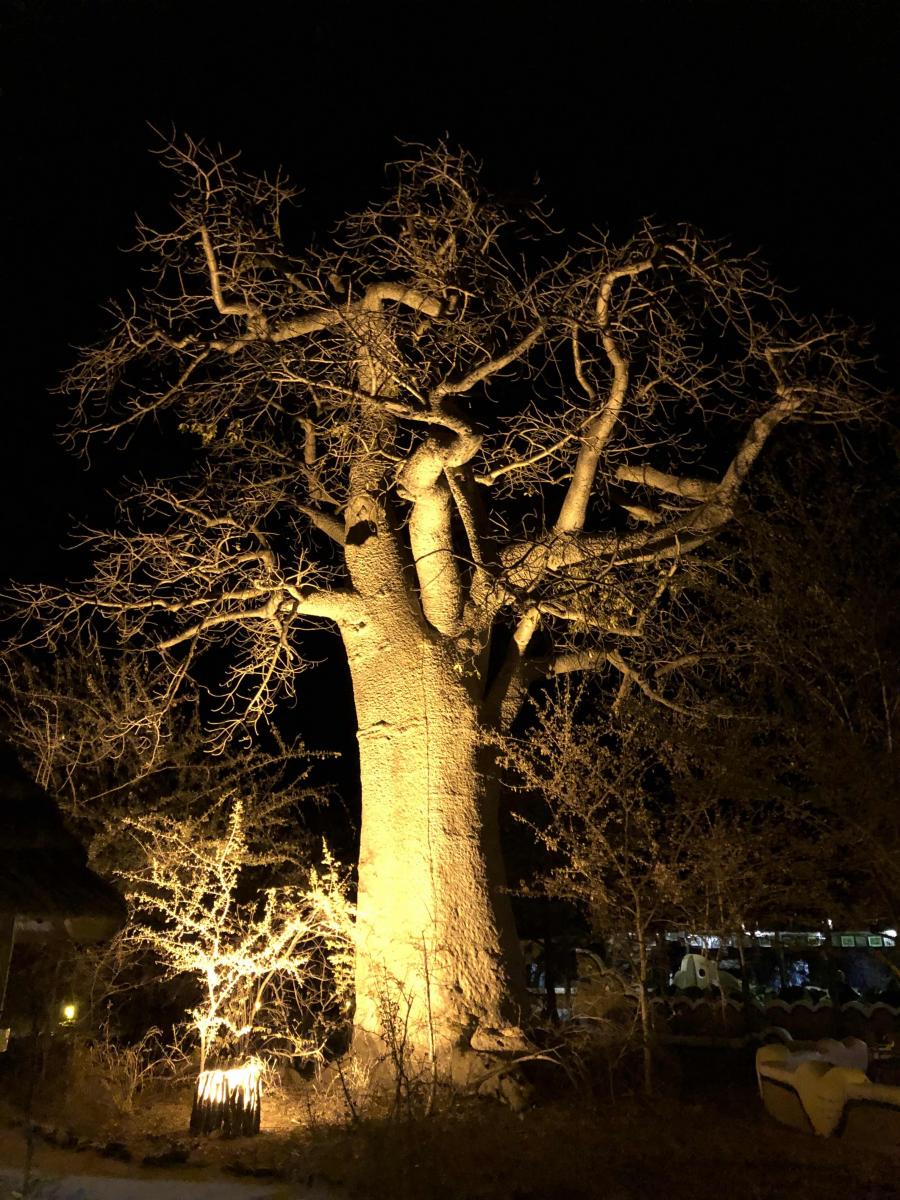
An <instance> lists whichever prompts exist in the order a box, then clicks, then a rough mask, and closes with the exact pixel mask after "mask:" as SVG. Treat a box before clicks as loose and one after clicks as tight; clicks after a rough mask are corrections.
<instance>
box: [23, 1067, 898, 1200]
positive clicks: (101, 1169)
mask: <svg viewBox="0 0 900 1200" xmlns="http://www.w3.org/2000/svg"><path fill="white" fill-rule="evenodd" d="M701 1080H702V1081H705V1082H701ZM88 1108H89V1106H84V1111H83V1112H82V1113H81V1114H79V1113H78V1112H75V1111H70V1112H69V1114H68V1117H69V1119H68V1120H67V1121H66V1122H65V1123H61V1122H59V1121H58V1120H57V1122H56V1124H48V1123H45V1122H43V1121H41V1122H39V1124H40V1129H39V1130H38V1132H37V1133H36V1135H35V1136H34V1139H33V1146H34V1162H33V1170H34V1172H35V1174H37V1175H39V1176H43V1177H47V1176H55V1177H60V1176H66V1175H79V1176H83V1175H93V1176H118V1177H119V1178H123V1179H124V1178H130V1179H135V1178H140V1179H157V1180H163V1179H165V1180H176V1179H180V1180H183V1181H187V1180H216V1179H218V1180H221V1181H223V1183H224V1181H225V1180H229V1181H231V1182H232V1183H233V1182H236V1181H238V1180H242V1181H245V1182H247V1183H251V1182H254V1183H258V1184H260V1185H261V1184H262V1183H264V1182H265V1183H272V1184H278V1185H279V1194H285V1195H289V1194H295V1195H298V1196H300V1195H304V1194H306V1195H309V1194H310V1189H311V1190H312V1192H314V1193H315V1194H317V1195H321V1196H329V1197H331V1196H333V1197H335V1198H341V1200H343V1198H344V1197H346V1198H348V1200H352V1198H354V1197H359V1198H360V1200H363V1198H365V1200H382V1198H384V1200H388V1198H390V1200H580V1198H585V1200H587V1198H594V1197H596V1198H597V1200H645V1198H647V1200H650V1198H653V1200H656V1198H657V1197H659V1198H665V1200H696V1198H697V1196H708V1195H711V1194H712V1195H726V1196H728V1198H729V1200H900V1146H897V1147H884V1148H883V1150H878V1151H863V1150H860V1149H858V1148H856V1147H853V1146H850V1145H848V1144H845V1143H842V1142H840V1141H839V1140H836V1139H835V1140H823V1139H817V1138H814V1137H812V1136H806V1135H803V1134H800V1133H796V1132H794V1131H793V1130H790V1129H787V1128H783V1127H781V1126H779V1125H776V1124H775V1123H774V1122H772V1121H771V1119H770V1118H768V1117H767V1116H766V1115H765V1113H764V1112H763V1111H762V1106H761V1103H760V1100H759V1097H758V1095H757V1094H756V1091H755V1085H754V1083H753V1080H752V1076H751V1075H750V1074H749V1070H748V1066H747V1063H746V1062H745V1061H742V1062H740V1063H729V1064H720V1065H719V1067H718V1068H717V1069H713V1070H711V1069H710V1066H709V1064H708V1063H706V1064H704V1065H703V1070H702V1071H699V1070H698V1063H697V1062H691V1061H689V1062H688V1063H687V1065H686V1069H685V1070H683V1071H682V1072H681V1077H680V1081H679V1083H678V1086H677V1087H674V1088H673V1087H671V1086H669V1087H665V1088H664V1089H663V1094H662V1095H661V1096H660V1097H658V1098H656V1099H654V1100H646V1099H643V1098H640V1097H638V1096H635V1095H632V1096H624V1097H617V1098H616V1101H615V1102H612V1101H611V1100H610V1098H609V1096H608V1095H607V1096H605V1097H604V1096H599V1097H594V1098H591V1097H589V1096H587V1095H585V1096H582V1097H578V1098H574V1097H573V1096H572V1095H571V1094H566V1093H565V1092H564V1091H562V1089H557V1095H556V1097H555V1098H551V1099H546V1098H545V1099H544V1100H543V1101H542V1102H540V1103H538V1104H536V1105H535V1106H533V1107H531V1108H529V1109H527V1110H526V1111H524V1112H522V1113H518V1114H516V1113H513V1112H512V1111H510V1110H509V1109H507V1108H504V1107H501V1106H499V1105H497V1104H496V1103H494V1102H492V1101H476V1100H473V1101H468V1102H464V1103H463V1102H461V1103H458V1104H455V1105H453V1106H452V1107H451V1108H450V1109H449V1110H446V1111H443V1112H441V1113H438V1114H436V1115H434V1116H432V1117H430V1118H418V1119H417V1118H413V1117H411V1116H395V1117H394V1118H392V1119H381V1120H374V1119H370V1120H362V1121H360V1122H359V1123H353V1122H352V1121H350V1120H349V1119H348V1117H347V1114H346V1113H343V1114H341V1113H340V1112H339V1110H337V1109H333V1110H332V1111H331V1114H330V1117H331V1119H330V1122H329V1121H326V1120H324V1119H323V1114H322V1112H321V1108H320V1109H319V1110H318V1111H317V1109H316V1105H315V1104H314V1103H313V1098H312V1097H310V1096H304V1095H303V1094H302V1093H300V1092H295V1093H294V1094H292V1095H291V1096H268V1097H266V1099H265V1100H264V1107H263V1129H262V1132H261V1134H260V1135H259V1136H258V1137H256V1138H239V1139H234V1140H231V1141H227V1140H223V1139H221V1138H219V1137H218V1136H213V1137H208V1138H203V1139H196V1138H190V1137H189V1136H188V1134H187V1121H188V1116H189V1111H190V1101H189V1096H188V1095H184V1096H178V1097H169V1098H167V1099H160V1098H156V1099H152V1098H146V1099H145V1100H144V1101H143V1102H141V1101H140V1100H139V1102H138V1103H137V1105H136V1106H135V1110H134V1112H133V1113H131V1114H129V1115H127V1116H123V1117H121V1118H118V1119H116V1120H111V1121H110V1122H108V1123H107V1124H106V1126H105V1127H103V1128H98V1127H97V1125H96V1124H95V1123H88V1122H86V1120H85V1118H87V1117H88V1116H89V1113H88V1111H87V1109H88ZM341 1116H342V1117H343V1119H341V1120H337V1119H336V1118H339V1117H341ZM78 1138H81V1139H82V1142H81V1143H78V1142H77V1139H78ZM87 1142H90V1143H91V1144H90V1145H87V1144H86V1143H87ZM53 1143H63V1145H59V1144H53ZM77 1144H80V1145H82V1146H83V1148H81V1149H78V1148H76V1145H77ZM25 1147H26V1137H25V1127H24V1126H23V1125H22V1124H21V1118H20V1116H18V1115H17V1114H16V1113H15V1111H14V1110H13V1109H11V1108H10V1107H9V1106H7V1107H6V1108H5V1109H4V1110H3V1111H2V1112H0V1165H3V1166H9V1167H12V1166H19V1165H21V1164H22V1162H23V1160H24V1154H25ZM281 1188H283V1189H284V1192H283V1193H282V1192H281V1191H280V1189H281Z"/></svg>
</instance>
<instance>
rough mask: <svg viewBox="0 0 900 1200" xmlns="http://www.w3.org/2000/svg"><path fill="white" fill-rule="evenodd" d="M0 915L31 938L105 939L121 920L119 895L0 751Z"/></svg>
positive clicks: (42, 795)
mask: <svg viewBox="0 0 900 1200" xmlns="http://www.w3.org/2000/svg"><path fill="white" fill-rule="evenodd" d="M0 916H7V917H8V916H14V917H15V918H16V924H17V926H19V927H22V928H23V929H24V930H27V931H28V932H30V933H31V935H32V936H52V935H53V934H54V933H55V934H61V933H67V934H68V935H69V936H71V937H74V938H75V939H76V941H82V940H83V941H99V940H102V939H103V938H106V937H111V936H112V934H113V933H115V932H116V930H117V929H119V928H120V927H121V925H122V923H123V921H124V919H125V906H124V902H123V900H122V897H121V896H120V895H119V893H118V892H117V891H116V890H115V888H113V887H112V886H111V885H110V884H108V883H107V882H106V881H105V880H104V879H101V878H100V876H99V875H96V874H95V873H94V872H93V871H91V870H90V869H89V868H88V865H87V855H86V854H85V851H84V848H83V847H82V845H81V843H80V842H79V841H78V839H77V838H75V837H74V836H73V835H72V834H71V833H69V831H68V830H67V829H66V827H65V825H64V824H63V820H62V817H61V816H60V813H59V809H58V808H57V806H56V804H55V803H54V801H53V800H52V798H51V797H50V796H49V795H48V794H47V792H45V791H44V789H43V788H41V787H39V786H38V785H37V784H36V783H34V782H33V781H32V780H31V779H29V778H28V777H27V775H25V773H24V772H23V771H22V769H21V767H19V765H18V762H17V761H16V760H15V758H14V757H13V756H12V755H10V754H9V753H8V752H4V751H2V750H0Z"/></svg>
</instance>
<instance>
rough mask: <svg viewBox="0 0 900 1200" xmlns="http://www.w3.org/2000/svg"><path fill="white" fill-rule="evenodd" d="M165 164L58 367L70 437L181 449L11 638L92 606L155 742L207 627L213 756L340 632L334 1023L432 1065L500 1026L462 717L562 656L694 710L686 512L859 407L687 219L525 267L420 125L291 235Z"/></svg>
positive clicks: (248, 191) (478, 790)
mask: <svg viewBox="0 0 900 1200" xmlns="http://www.w3.org/2000/svg"><path fill="white" fill-rule="evenodd" d="M165 158H166V161H167V165H168V166H170V167H171V168H173V169H174V170H175V171H176V172H177V173H178V175H179V177H180V180H181V190H180V192H179V198H178V201H177V204H176V206H175V212H176V216H177V221H176V224H175V227H174V228H173V229H172V230H171V231H164V232H154V231H152V230H148V229H146V228H144V227H142V228H141V248H142V249H143V250H145V251H147V252H149V253H150V254H151V255H152V256H153V259H154V263H155V267H156V269H157V272H158V283H157V284H156V285H155V286H154V287H153V288H151V289H150V290H149V291H148V292H147V293H146V294H145V295H144V296H143V298H142V299H141V301H140V303H135V302H129V305H128V306H127V307H126V308H123V309H122V310H121V311H120V312H119V315H118V323H117V327H116V329H115V330H114V332H113V335H112V337H111V338H110V340H109V341H108V342H107V343H106V344H104V345H103V346H101V347H99V348H97V349H96V350H93V351H88V352H86V353H85V354H84V355H83V357H82V358H81V360H80V361H79V363H78V364H77V366H76V367H75V368H74V370H73V371H72V372H71V374H70V376H69V377H68V379H67V381H66V388H67V390H69V391H70V392H71V393H72V394H73V395H74V396H75V400H76V406H75V416H74V420H73V423H72V425H71V427H70V436H71V438H72V441H73V443H74V444H76V445H78V444H81V443H82V440H83V439H85V438H88V439H90V438H92V437H97V436H98V435H101V436H103V437H107V436H111V435H115V434H117V433H123V434H124V435H125V436H127V437H130V436H131V433H132V432H133V430H134V427H135V426H138V425H140V424H142V423H144V422H145V421H147V420H151V421H154V422H162V424H163V426H164V427H165V428H166V429H167V430H168V431H169V432H170V434H171V435H172V436H176V435H177V434H178V433H181V434H182V435H189V436H194V437H195V438H196V439H197V440H198V449H197V469H196V471H195V472H194V473H193V474H192V475H191V476H190V477H188V476H185V478H183V479H181V480H179V481H176V482H172V481H163V482H156V483H154V482H151V483H148V484H146V485H142V486H140V487H138V488H136V489H134V490H133V492H132V494H131V496H130V501H129V505H128V506H127V507H126V510H125V513H124V515H123V518H122V523H121V525H120V527H119V528H118V529H117V530H115V531H114V532H112V533H109V534H104V533H98V534H97V535H96V536H95V537H94V547H93V548H94V551H95V563H96V568H95V573H94V575H93V577H92V579H91V580H89V581H88V582H87V583H85V584H84V585H83V586H79V587H74V586H73V587H67V588H65V589H62V590H56V591H54V590H52V589H47V588H43V589H37V590H36V591H30V592H28V591H25V590H23V592H22V599H23V604H24V605H25V607H26V612H27V614H28V616H29V617H33V618H36V619H37V628H38V633H37V634H35V632H34V626H32V627H31V631H30V633H29V637H31V638H32V639H34V638H35V637H37V638H38V639H40V638H41V637H42V638H43V639H44V641H45V642H46V643H48V644H53V643H54V642H55V641H56V640H57V639H61V638H66V637H70V636H72V634H73V631H75V630H76V629H78V628H79V627H82V626H83V625H84V624H85V623H90V622H94V621H98V622H99V626H100V628H102V629H109V628H112V629H113V630H114V633H115V638H116V641H117V645H118V646H120V647H125V648H126V649H128V650H134V651H136V652H137V653H138V654H139V655H141V662H142V664H147V667H148V668H149V666H150V664H153V665H154V671H155V674H153V675H152V676H151V679H152V680H153V681H154V682H153V683H152V686H151V692H152V703H151V704H149V705H148V709H147V714H146V718H145V721H144V723H143V725H142V726H141V727H137V726H136V725H135V724H134V723H133V722H132V724H131V725H130V726H129V736H130V737H132V738H133V737H135V736H138V737H141V736H142V737H144V739H145V743H144V744H145V747H146V754H147V756H149V757H151V758H152V756H153V754H154V753H155V745H156V741H155V737H156V730H157V728H158V725H159V722H160V720H161V714H163V713H164V712H166V711H167V710H168V709H170V708H171V706H172V705H173V704H175V703H177V701H178V697H179V695H180V694H181V693H182V691H183V689H184V687H185V686H186V685H190V684H192V683H193V686H195V687H196V686H198V685H201V681H202V686H204V687H207V688H208V687H209V682H208V681H209V673H210V670H211V669H212V668H213V667H214V666H216V665H218V664H221V662H222V661H223V656H222V652H221V647H222V646H223V645H224V646H226V647H228V649H229V650H230V660H229V661H230V663H231V667H230V670H229V671H228V673H227V674H226V675H225V677H224V679H223V680H222V683H221V685H220V687H219V689H218V691H217V703H216V705H215V706H214V711H215V713H216V721H215V723H214V728H213V730H212V735H213V737H214V739H216V740H217V742H218V745H219V746H220V747H221V746H223V745H226V744H229V742H231V741H232V740H233V739H234V738H235V737H236V736H238V735H240V733H241V731H242V730H243V731H246V730H247V728H248V727H249V728H250V729H252V728H254V727H255V726H256V725H257V723H258V722H260V721H262V720H265V719H267V717H268V716H269V714H270V713H271V711H272V709H273V707H274V706H275V705H277V703H278V702H279V701H280V700H281V699H282V698H284V697H285V696H287V697H288V698H290V697H292V696H293V695H294V692H295V689H297V690H299V691H301V693H303V692H304V691H305V689H304V686H303V685H304V675H303V668H304V667H305V666H307V665H309V664H307V663H306V662H305V661H304V657H303V633H304V631H305V630H306V629H307V628H309V626H310V624H311V623H313V624H322V623H325V624H327V625H329V626H330V627H331V628H333V629H335V630H336V631H337V632H338V633H339V634H340V636H341V638H342V640H343V643H344V646H345V648H346V651H347V657H348V660H349V666H350V673H351V676H352V680H353V690H354V697H355V703H356V715H357V721H358V726H359V742H360V756H361V764H362V790H363V820H362V848H361V860H360V870H359V889H360V909H359V952H358V994H357V1017H356V1020H357V1029H358V1037H357V1044H358V1045H359V1046H362V1045H363V1044H367V1045H368V1044H370V1043H371V1041H372V1039H373V1038H375V1039H376V1040H377V1039H378V1038H379V1037H380V1038H381V1039H382V1041H383V1040H384V1038H385V1036H386V1035H390V1036H393V1035H394V1034H395V1033H396V1029H395V1028H393V1026H392V1028H391V1029H388V1028H387V1025H391V1023H393V1025H396V1024H397V1022H400V1024H401V1025H402V1029H403V1036H404V1038H405V1044H407V1045H408V1047H409V1048H410V1049H411V1050H413V1051H414V1052H415V1053H416V1054H417V1055H419V1056H420V1057H424V1058H425V1059H426V1060H429V1061H431V1062H433V1063H434V1064H435V1065H436V1067H439V1068H440V1069H441V1070H445V1069H451V1068H452V1067H453V1062H454V1059H455V1057H456V1058H458V1057H460V1055H463V1056H464V1053H465V1051H467V1050H470V1049H473V1048H476V1049H477V1048H478V1047H480V1046H485V1047H491V1048H496V1047H501V1046H504V1045H505V1046H510V1045H515V1044H517V1043H518V1040H519V1026H520V1014H519V1012H518V1003H517V1002H518V999H519V996H518V990H519V978H520V971H519V966H518V963H517V951H516V948H515V943H514V938H513V936H512V930H511V923H510V920H509V912H508V907H507V905H506V901H505V900H504V898H503V894H502V878H503V877H502V867H501V864H500V857H499V851H498V847H497V830H496V811H495V798H494V787H495V785H496V779H495V774H496V773H495V771H494V770H493V769H492V767H491V765H490V759H489V753H490V752H489V749H488V748H487V743H488V742H489V741H490V737H491V736H492V735H493V733H494V732H495V731H497V730H501V729H503V728H507V727H508V726H509V724H510V722H511V721H512V720H513V719H514V717H515V716H516V714H517V712H518V711H519V710H520V708H521V705H522V703H523V700H524V698H525V696H526V695H527V693H528V689H529V687H530V686H531V685H532V684H533V683H534V682H535V681H536V680H538V679H540V678H547V677H551V676H554V675H558V674H561V673H567V672H575V671H578V672H581V671H591V672H594V673H596V674H597V675H598V676H599V677H600V678H601V679H602V680H603V681H604V682H606V683H607V684H608V685H609V688H610V695H611V697H614V696H615V695H616V694H617V693H618V694H621V693H622V691H623V690H628V689H638V690H640V691H641V692H642V693H643V694H644V695H646V696H647V697H649V698H651V699H653V700H654V701H656V702H657V703H660V704H663V705H667V706H669V707H670V708H673V709H675V710H676V711H679V712H681V711H685V710H686V709H688V708H690V706H691V705H692V703H693V702H694V700H695V698H696V697H697V696H699V695H700V694H701V693H702V692H703V691H704V689H705V686H706V684H707V682H708V680H709V677H710V675H715V674H716V673H717V672H721V671H722V670H723V669H726V668H725V667H723V662H722V660H721V659H720V658H719V656H718V655H717V654H716V653H715V647H711V646H709V645H708V644H707V643H705V642H702V641H701V642H699V643H698V644H696V645H694V644H689V643H687V644H685V643H684V641H683V639H681V635H680V632H679V631H680V629H681V627H682V625H683V624H685V627H686V628H687V627H688V626H690V627H691V628H694V627H695V625H692V624H691V623H684V622H682V621H681V619H680V618H681V616H682V615H683V612H684V608H685V606H690V605H695V606H698V605H699V606H702V603H703V599H702V590H703V586H704V580H705V578H706V574H705V572H706V571H707V568H708V567H709V568H714V566H715V562H714V560H715V555H716V551H715V543H716V538H717V535H718V534H719V533H720V532H721V531H722V530H723V529H724V528H725V527H727V525H728V524H729V522H730V521H731V520H732V518H733V516H734V513H735V508H736V504H737V502H738V499H739V496H740V494H741V489H742V485H743V482H744V480H745V478H746V476H747V475H748V473H749V472H750V471H751V470H752V469H753V466H754V464H755V462H756V460H757V459H758V457H759V455H760V454H761V452H762V451H763V448H764V447H765V444H766V442H767V440H768V439H769V438H770V436H771V435H772V434H773V433H774V431H775V430H776V429H777V428H778V426H780V425H781V424H783V423H789V422H790V423H792V422H796V421H799V420H801V419H816V420H827V421H836V420H840V419H843V418H845V417H851V416H857V415H859V414H860V413H862V412H864V411H865V409H866V406H867V403H868V401H867V393H866V391H865V389H864V387H863V386H862V385H861V383H860V382H859V379H858V378H857V370H856V367H857V359H856V358H855V356H854V352H853V349H852V344H851V341H850V339H849V337H848V335H847V334H846V333H845V332H842V331H840V330H833V329H830V328H827V327H825V326H823V325H821V324H819V323H818V322H802V321H799V320H797V319H795V318H794V317H793V316H792V315H791V314H790V312H789V310H788V307H787V304H786V302H785V299H784V297H783V295H782V294H781V293H780V292H779V291H778V289H777V288H776V287H775V286H774V284H772V282H771V281H770V279H769V278H768V276H767V275H766V273H765V271H764V270H763V269H762V268H761V267H760V266H759V264H758V263H756V262H755V261H753V260H748V259H741V258H736V257H734V256H732V255H731V254H730V253H729V252H728V250H727V248H726V247H724V246H720V245H710V244H707V243H705V242H703V241H702V239H701V238H700V237H699V236H698V235H697V234H696V232H694V231H693V230H691V229H688V228H680V229H676V230H673V231H669V232H666V231H662V230H659V229H656V228H654V227H652V226H650V225H649V224H645V225H643V226H642V227H641V228H640V230H639V231H638V233H637V234H636V235H635V237H634V238H633V239H631V240H630V241H628V242H626V243H625V244H624V245H621V246H615V245H612V244H611V243H609V242H608V241H606V240H605V239H603V238H602V237H600V236H596V237H594V238H593V239H592V240H588V241H584V242H582V243H580V244H573V245H571V246H570V247H568V248H567V249H566V250H565V251H564V252H563V253H562V254H561V255H557V257H556V259H555V261H553V262H549V261H548V259H547V257H546V256H547V255H549V254H553V253H554V252H555V250H554V248H555V246H556V245H557V244H558V243H556V242H555V241H554V240H553V239H552V237H551V240H550V241H549V243H548V247H549V248H547V247H545V248H544V249H543V250H539V249H535V251H534V253H533V254H531V255H530V257H529V256H525V257H523V246H525V245H526V242H525V241H523V237H525V235H526V234H527V235H528V236H533V237H534V238H537V239H539V238H541V237H544V236H546V235H548V232H549V231H548V226H547V223H546V221H545V220H544V219H543V217H542V215H541V212H540V209H539V206H535V208H534V210H533V211H532V212H530V213H527V214H526V213H523V212H518V213H516V214H513V215H510V214H509V213H507V212H505V211H504V210H503V208H502V207H501V206H500V205H499V204H497V203H496V202H495V201H493V200H492V199H491V197H490V196H487V195H486V194H485V193H484V191H483V189H482V188H481V186H480V183H479V181H478V177H477V172H476V170H475V168H474V164H473V163H472V161H471V160H470V159H469V158H468V157H467V156H465V155H455V154H452V153H451V152H449V151H448V150H447V148H446V147H438V149H437V150H435V151H433V152H423V153H421V154H420V155H419V156H418V157H415V158H413V159H412V160H411V161H409V162H406V163H402V164H398V166H397V168H396V170H395V181H394V185H393V188H392V190H391V192H390V193H389V194H388V196H387V197H386V199H385V200H384V201H383V202H382V203H380V204H376V205H373V206H372V207H370V208H368V209H366V210H365V211H364V212H362V213H361V214H358V215H356V216H351V217H348V218H346V219H345V221H344V223H343V225H342V227H341V229H340V230H339V232H338V233H337V235H336V237H335V238H334V240H333V242H332V243H331V247H330V248H322V247H321V246H313V247H311V248H309V249H308V250H307V251H305V253H304V254H303V255H302V256H300V257H297V256H293V255H292V253H291V251H290V249H289V248H288V247H287V246H286V245H285V240H284V237H283V233H282V227H281V216H280V213H281V208H282V205H283V204H284V202H285V201H286V200H287V199H289V197H290V195H291V193H290V191H289V189H288V188H287V187H286V185H285V183H284V181H283V180H282V179H281V178H280V177H278V178H276V179H274V180H266V179H250V178H247V177H245V176H243V175H241V174H240V173H239V172H238V171H237V170H236V168H235V165H234V162H233V161H223V160H222V159H221V157H217V156H215V155H213V154H210V153H209V152H207V151H206V150H204V149H203V148H202V147H198V146H196V145H194V144H192V143H190V142H188V143H186V144H185V145H184V146H180V145H171V146H169V147H167V148H166V154H165ZM523 225H525V226H527V228H523ZM529 253H530V252H529ZM542 255H543V256H544V257H542ZM704 442H706V443H708V444H709V446H710V447H711V452H710V455H709V460H708V461H707V462H706V463H705V464H704V461H703V457H702V454H701V450H702V448H703V444H704ZM725 447H730V449H729V450H728V452H727V453H726V452H725V451H724V448H725ZM213 647H216V649H215V653H214V654H210V653H209V652H210V651H211V650H212V648H213ZM201 664H203V665H202V666H201ZM154 689H155V690H154ZM305 694H308V692H306V693H305ZM314 698H315V693H314V692H313V700H314ZM455 1051H458V1052H460V1053H459V1054H456V1055H454V1052H455Z"/></svg>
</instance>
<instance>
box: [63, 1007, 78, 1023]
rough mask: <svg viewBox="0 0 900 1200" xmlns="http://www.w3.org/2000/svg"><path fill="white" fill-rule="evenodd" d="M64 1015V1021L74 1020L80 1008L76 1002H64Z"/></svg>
mask: <svg viewBox="0 0 900 1200" xmlns="http://www.w3.org/2000/svg"><path fill="white" fill-rule="evenodd" d="M62 1015H63V1020H64V1021H74V1020H75V1017H76V1016H77V1015H78V1008H77V1007H76V1006H75V1005H74V1004H64V1005H63V1008H62Z"/></svg>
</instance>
